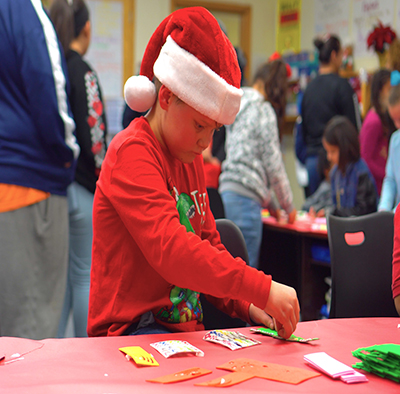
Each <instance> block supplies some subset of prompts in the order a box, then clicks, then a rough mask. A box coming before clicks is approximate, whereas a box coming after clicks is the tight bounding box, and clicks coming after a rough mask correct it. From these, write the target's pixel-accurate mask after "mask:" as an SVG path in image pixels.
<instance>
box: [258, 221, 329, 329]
mask: <svg viewBox="0 0 400 394" xmlns="http://www.w3.org/2000/svg"><path fill="white" fill-rule="evenodd" d="M320 220H321V219H318V220H317V221H314V220H312V219H310V218H308V216H306V217H302V219H301V220H297V221H296V222H294V224H287V223H286V222H284V221H280V222H278V221H277V220H276V219H275V218H273V217H271V216H269V217H263V239H262V244H261V251H260V260H259V268H260V269H261V270H263V271H264V272H265V273H267V274H270V275H272V278H273V279H274V280H275V281H277V282H280V283H284V284H286V285H288V286H292V287H294V288H295V289H296V291H297V296H298V298H299V302H300V307H301V313H302V320H304V321H305V320H314V319H318V318H319V310H320V308H321V306H322V305H323V304H324V303H325V293H326V291H327V290H328V289H329V287H328V285H327V284H326V283H325V281H324V278H325V277H327V276H330V274H331V268H330V263H329V262H326V261H321V260H318V259H314V258H313V257H312V253H311V248H312V247H319V248H322V249H326V250H327V251H329V246H328V233H327V230H326V222H325V225H323V224H320ZM328 255H329V253H328Z"/></svg>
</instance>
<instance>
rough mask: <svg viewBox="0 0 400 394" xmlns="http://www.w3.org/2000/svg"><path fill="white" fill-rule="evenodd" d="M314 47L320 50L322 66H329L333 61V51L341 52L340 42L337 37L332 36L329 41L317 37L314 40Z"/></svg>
mask: <svg viewBox="0 0 400 394" xmlns="http://www.w3.org/2000/svg"><path fill="white" fill-rule="evenodd" d="M314 45H315V47H316V48H317V49H318V52H319V55H318V60H319V61H320V62H321V63H322V64H328V63H329V61H330V59H331V54H332V52H333V51H335V52H336V53H338V52H339V51H340V48H341V46H340V40H339V38H338V37H337V36H335V35H330V36H329V37H328V38H327V39H323V38H320V37H317V38H315V39H314Z"/></svg>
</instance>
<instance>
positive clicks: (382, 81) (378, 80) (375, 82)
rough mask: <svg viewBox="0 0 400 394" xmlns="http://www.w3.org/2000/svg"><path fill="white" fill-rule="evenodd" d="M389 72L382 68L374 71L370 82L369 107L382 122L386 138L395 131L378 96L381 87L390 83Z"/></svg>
mask: <svg viewBox="0 0 400 394" xmlns="http://www.w3.org/2000/svg"><path fill="white" fill-rule="evenodd" d="M390 74H391V73H390V71H389V70H388V69H386V68H382V69H380V70H378V71H376V72H375V73H374V74H373V76H372V80H371V105H372V107H374V108H375V111H376V113H377V115H378V116H379V119H380V120H381V122H382V125H383V129H384V132H385V135H386V136H387V138H389V137H390V135H391V134H392V133H393V132H394V131H395V130H396V127H395V126H394V124H393V121H392V119H391V118H390V116H389V114H388V112H387V109H386V108H382V103H381V99H380V94H381V91H382V89H383V87H384V86H385V85H386V84H387V82H389V81H390Z"/></svg>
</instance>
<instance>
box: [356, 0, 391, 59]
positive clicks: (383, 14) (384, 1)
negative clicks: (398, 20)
mask: <svg viewBox="0 0 400 394" xmlns="http://www.w3.org/2000/svg"><path fill="white" fill-rule="evenodd" d="M394 6H395V3H394V0H353V40H354V53H355V56H356V57H358V56H359V57H361V56H363V57H365V56H376V55H375V53H374V51H373V49H372V48H371V49H369V50H368V48H367V38H368V35H369V34H370V33H371V32H372V30H373V29H374V27H375V26H376V24H377V23H378V21H381V22H382V24H383V25H385V26H386V25H390V26H391V27H392V28H393V25H392V23H393V16H394Z"/></svg>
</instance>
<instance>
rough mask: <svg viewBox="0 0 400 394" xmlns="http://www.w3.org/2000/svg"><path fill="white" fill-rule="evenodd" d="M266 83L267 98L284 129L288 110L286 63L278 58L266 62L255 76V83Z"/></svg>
mask: <svg viewBox="0 0 400 394" xmlns="http://www.w3.org/2000/svg"><path fill="white" fill-rule="evenodd" d="M257 81H261V82H262V83H263V84H264V90H265V94H266V95H267V100H268V101H269V102H270V103H271V105H272V107H273V109H274V110H275V113H276V117H277V119H278V128H279V130H282V126H283V121H284V118H285V110H286V91H287V70H286V65H285V63H284V62H283V61H282V60H280V59H278V60H274V61H273V62H268V63H264V64H263V65H262V66H261V67H259V69H258V70H257V72H256V74H255V76H254V83H255V82H257Z"/></svg>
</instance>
